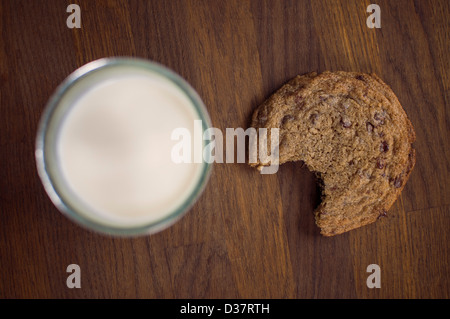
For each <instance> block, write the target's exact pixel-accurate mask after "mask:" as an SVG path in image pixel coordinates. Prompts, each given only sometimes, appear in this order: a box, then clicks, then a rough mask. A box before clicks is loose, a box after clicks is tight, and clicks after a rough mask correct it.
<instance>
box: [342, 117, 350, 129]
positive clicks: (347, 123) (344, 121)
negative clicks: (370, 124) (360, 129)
mask: <svg viewBox="0 0 450 319" xmlns="http://www.w3.org/2000/svg"><path fill="white" fill-rule="evenodd" d="M341 124H342V126H343V127H345V128H349V127H351V126H352V122H351V121H350V120H349V119H348V118H346V117H341Z"/></svg>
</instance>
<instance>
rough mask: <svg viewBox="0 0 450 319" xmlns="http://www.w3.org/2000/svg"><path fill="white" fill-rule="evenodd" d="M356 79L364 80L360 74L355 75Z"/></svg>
mask: <svg viewBox="0 0 450 319" xmlns="http://www.w3.org/2000/svg"><path fill="white" fill-rule="evenodd" d="M356 79H357V80H360V81H364V77H363V76H362V75H357V76H356Z"/></svg>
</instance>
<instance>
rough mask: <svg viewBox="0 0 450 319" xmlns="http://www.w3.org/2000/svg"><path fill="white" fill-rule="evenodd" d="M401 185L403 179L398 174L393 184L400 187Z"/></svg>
mask: <svg viewBox="0 0 450 319" xmlns="http://www.w3.org/2000/svg"><path fill="white" fill-rule="evenodd" d="M402 185H403V181H402V178H401V177H400V176H398V177H397V178H396V179H395V180H394V186H395V188H400V187H402Z"/></svg>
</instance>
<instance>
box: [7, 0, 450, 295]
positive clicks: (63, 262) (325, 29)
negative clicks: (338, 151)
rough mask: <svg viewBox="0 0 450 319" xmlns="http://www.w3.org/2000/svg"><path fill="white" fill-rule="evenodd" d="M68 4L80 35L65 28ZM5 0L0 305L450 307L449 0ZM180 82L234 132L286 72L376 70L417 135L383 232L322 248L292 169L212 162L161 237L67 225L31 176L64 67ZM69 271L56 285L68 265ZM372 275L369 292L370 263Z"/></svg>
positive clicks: (310, 193)
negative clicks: (126, 67) (443, 303)
mask: <svg viewBox="0 0 450 319" xmlns="http://www.w3.org/2000/svg"><path fill="white" fill-rule="evenodd" d="M70 3H77V4H79V5H80V7H81V21H82V22H81V23H82V27H81V29H69V28H68V27H67V26H66V19H67V17H68V15H69V14H68V13H66V8H67V6H68V5H69V4H70ZM370 3H371V2H370V1H316V0H315V1H282V0H269V1H256V0H254V1H228V0H227V1H182V0H179V1H143V0H140V1H137V0H136V1H104V0H102V1H75V0H73V1H70V0H67V1H23V0H17V1H16V0H14V1H13V0H1V1H0V116H1V117H0V119H1V122H0V213H1V215H0V297H1V298H448V297H449V294H450V293H449V286H450V275H449V271H450V268H449V244H448V243H449V240H450V235H449V229H450V216H449V213H450V206H449V205H450V196H449V195H450V193H449V162H450V161H449V160H450V156H449V152H450V147H449V146H450V145H449V123H450V117H449V98H450V97H449V84H450V79H449V69H450V63H449V51H450V50H449V49H450V40H449V34H450V27H449V21H450V20H449V19H450V1H447V0H442V1H425V0H424V1H381V0H377V2H376V3H377V4H379V6H380V8H381V29H369V28H368V27H367V26H366V19H367V17H368V16H369V13H366V8H367V6H368V5H369V4H370ZM118 55H126V56H137V57H143V58H148V59H151V60H155V61H158V62H160V63H162V64H164V65H166V66H168V67H170V68H172V69H173V70H175V71H176V72H178V73H179V74H180V75H182V76H183V77H184V78H185V79H186V80H187V81H189V82H190V83H191V84H192V86H193V87H194V88H195V89H196V90H197V91H198V92H199V94H200V95H201V97H202V98H203V100H204V102H205V104H206V105H207V108H208V111H209V113H210V115H211V118H212V122H213V126H215V127H217V128H220V129H221V130H223V131H224V130H225V128H227V127H233V128H236V127H246V126H247V124H248V120H249V116H250V115H251V113H252V110H253V109H254V108H255V107H256V106H257V105H258V104H259V103H261V102H262V101H263V100H264V99H265V98H267V97H268V96H269V95H270V93H272V92H273V91H274V90H276V89H277V88H278V87H279V86H281V85H282V84H283V83H284V82H285V81H287V80H289V79H290V78H291V77H293V76H295V75H297V74H302V73H306V72H311V71H324V70H347V71H362V72H375V73H377V74H378V75H379V76H380V77H381V78H382V79H384V81H385V82H387V83H388V84H389V85H390V86H391V87H392V89H393V91H394V92H395V93H396V94H397V96H398V98H399V100H400V102H401V103H402V105H403V106H404V108H405V110H406V112H407V114H408V116H409V117H410V119H411V121H412V123H413V124H414V127H415V130H416V133H417V141H416V142H415V148H416V150H417V164H416V167H415V169H414V171H413V172H412V175H411V178H410V180H409V182H408V183H407V185H406V187H405V189H404V191H403V193H402V195H401V197H400V198H399V199H398V200H397V201H396V203H395V204H394V206H393V207H392V209H391V210H390V211H389V212H388V217H387V218H383V219H381V220H380V221H379V222H377V223H375V224H372V225H369V226H367V227H364V228H360V229H357V230H354V231H351V232H349V233H346V234H343V235H340V236H337V237H333V238H324V237H321V236H320V234H319V230H318V228H317V227H316V225H315V224H314V218H313V215H312V211H313V209H314V208H315V206H316V205H317V204H318V202H319V191H318V188H317V186H316V183H315V179H314V176H313V174H312V173H310V172H308V171H307V169H306V168H302V167H301V165H300V164H299V163H289V164H285V165H283V166H282V167H281V168H280V170H279V172H278V173H277V174H276V175H265V176H261V175H260V174H259V173H258V172H257V171H255V170H253V169H251V168H249V167H248V166H247V165H245V164H215V165H214V170H213V174H212V176H211V179H210V182H209V184H208V187H207V189H206V190H205V192H204V194H203V195H202V197H201V198H200V200H199V201H198V202H197V203H196V204H195V206H194V207H193V208H192V209H191V210H190V212H189V213H188V214H187V215H186V216H185V217H184V218H183V219H181V221H179V222H178V223H177V224H176V225H174V226H173V227H171V228H169V229H167V230H165V231H163V232H160V233H158V234H155V235H152V236H146V237H140V238H133V239H124V238H120V239H119V238H111V237H106V236H102V235H98V234H95V233H92V232H90V231H87V230H85V229H83V228H81V227H79V226H78V225H76V224H74V223H72V222H71V221H69V220H68V219H67V218H66V217H64V216H62V215H61V214H60V213H59V212H58V211H57V209H56V208H55V207H54V206H53V205H52V203H51V202H50V200H49V198H48V197H47V195H46V193H45V191H44V189H43V187H42V185H41V182H40V180H39V178H38V176H37V173H36V169H35V160H34V142H35V135H36V129H37V123H38V121H39V118H40V116H41V113H42V110H43V108H44V106H45V104H46V102H47V100H48V98H49V96H50V95H51V94H52V92H53V90H54V89H55V88H56V86H57V85H58V84H59V83H60V82H61V81H62V80H63V79H64V78H65V77H66V76H67V75H68V74H69V73H71V72H72V71H73V70H75V69H76V68H77V67H79V66H81V65H83V64H85V63H87V62H89V61H92V60H95V59H97V58H102V57H108V56H118ZM69 264H78V265H79V266H80V268H81V289H69V288H67V286H66V279H67V276H68V275H69V274H68V273H67V272H66V267H67V266H68V265H69ZM370 264H378V265H379V266H380V269H381V288H379V289H378V288H373V289H369V288H368V287H367V285H366V279H367V277H368V275H369V273H367V272H366V268H367V266H368V265H370Z"/></svg>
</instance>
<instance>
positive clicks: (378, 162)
mask: <svg viewBox="0 0 450 319" xmlns="http://www.w3.org/2000/svg"><path fill="white" fill-rule="evenodd" d="M384 165H385V162H384V159H382V158H378V159H377V168H379V169H383V168H384Z"/></svg>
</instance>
